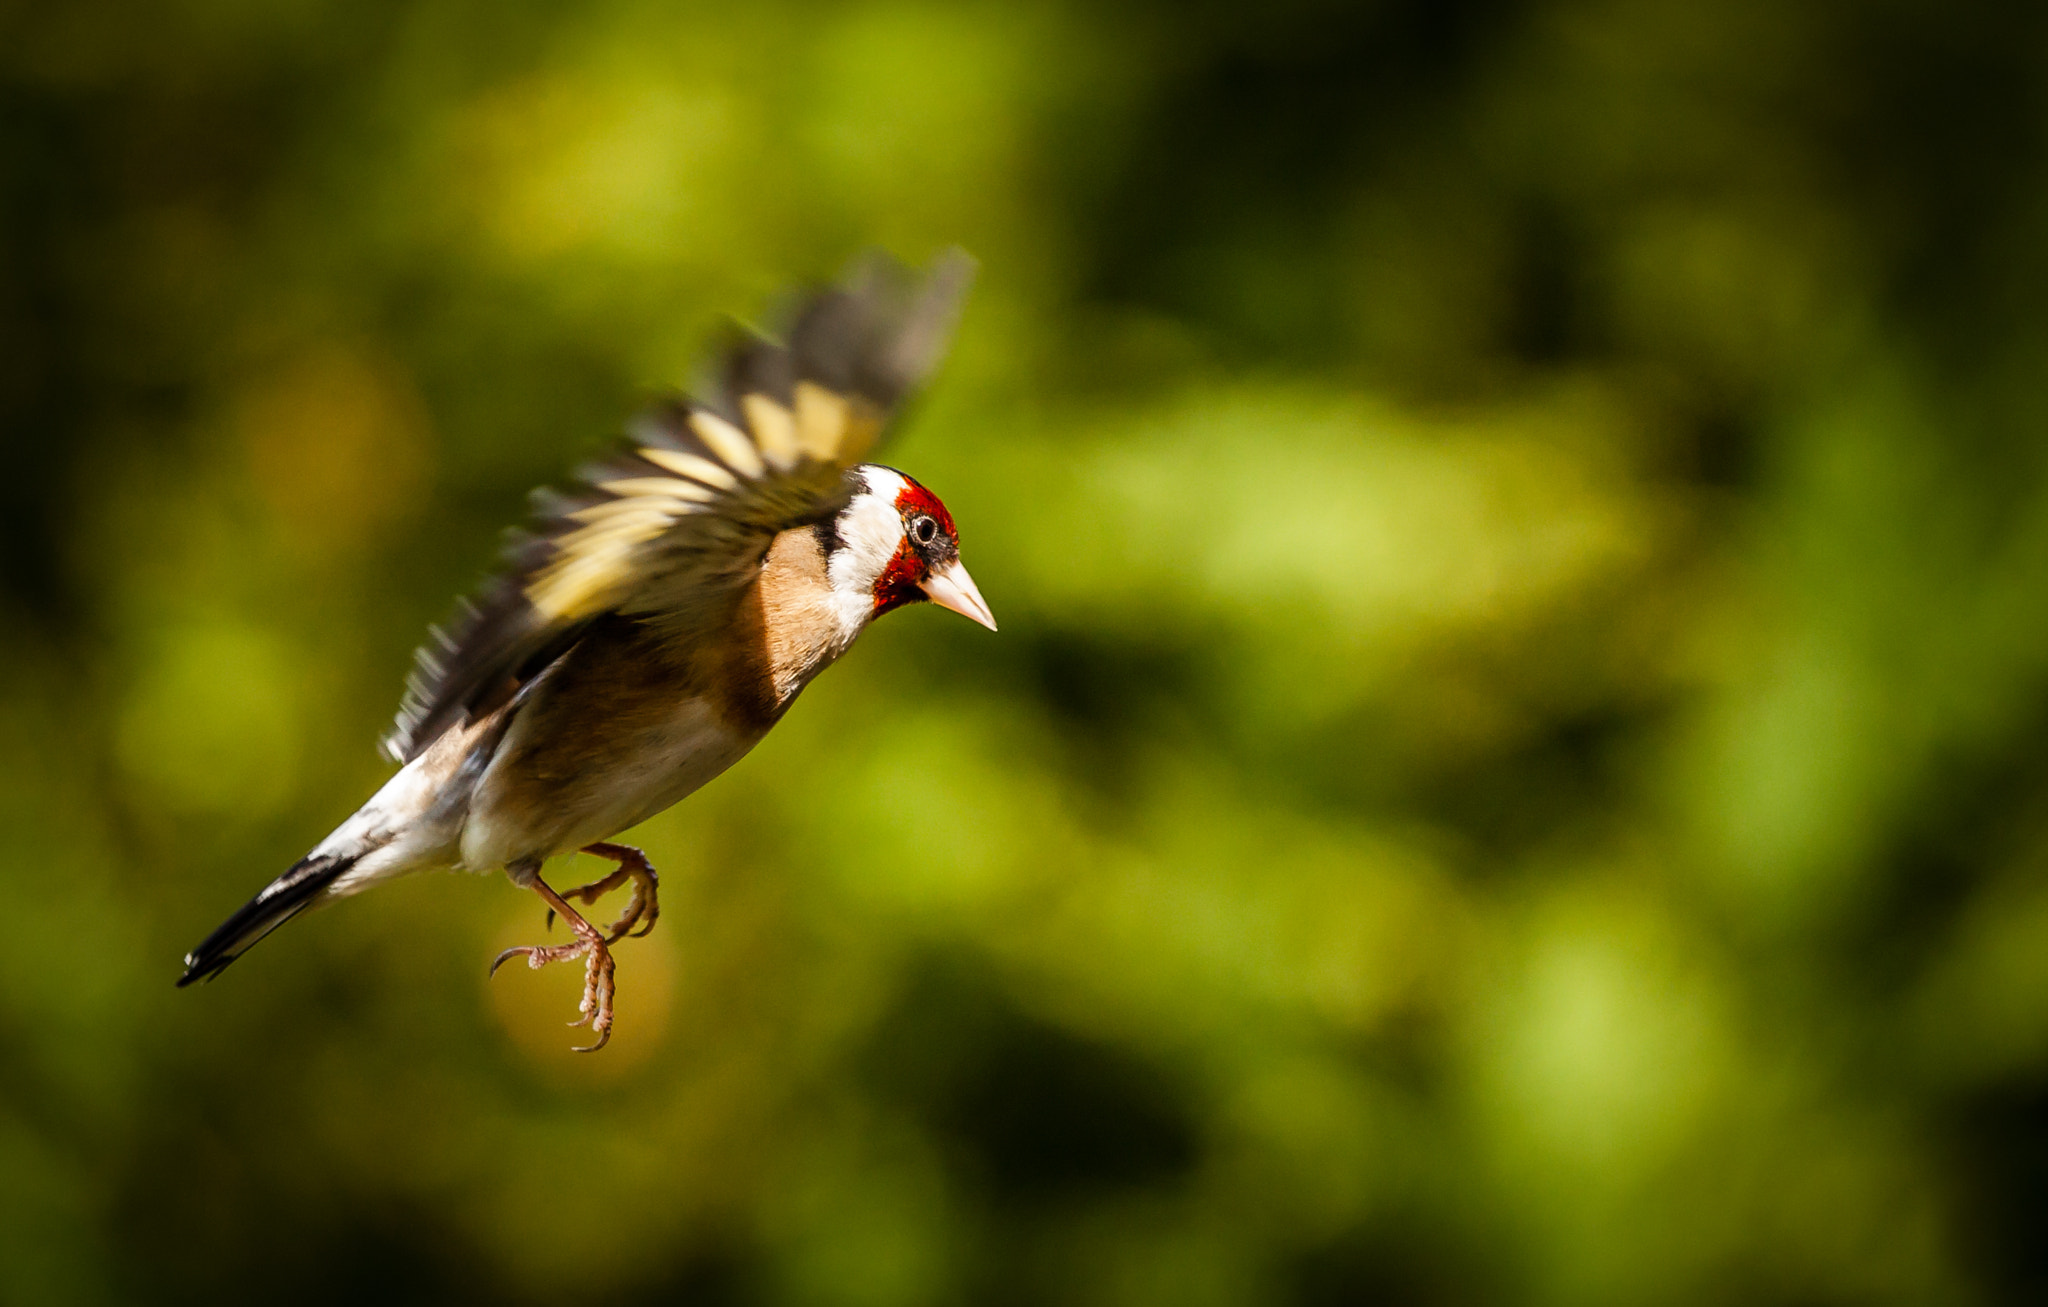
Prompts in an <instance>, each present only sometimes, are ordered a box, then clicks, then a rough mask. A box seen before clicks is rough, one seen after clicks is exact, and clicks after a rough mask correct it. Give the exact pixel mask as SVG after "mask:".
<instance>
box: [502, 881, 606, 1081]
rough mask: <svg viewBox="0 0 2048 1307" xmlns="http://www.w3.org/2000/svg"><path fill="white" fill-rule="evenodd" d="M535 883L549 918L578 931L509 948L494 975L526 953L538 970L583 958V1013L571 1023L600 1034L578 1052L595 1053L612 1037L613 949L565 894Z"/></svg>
mask: <svg viewBox="0 0 2048 1307" xmlns="http://www.w3.org/2000/svg"><path fill="white" fill-rule="evenodd" d="M532 885H533V892H534V893H536V894H538V895H540V896H541V897H542V898H543V899H545V900H547V905H548V920H550V921H553V920H554V918H555V914H556V913H560V914H561V917H562V920H564V921H566V922H568V923H569V928H570V929H571V930H573V931H575V932H576V938H575V940H574V941H573V942H571V943H568V944H546V945H542V944H522V945H520V946H519V947H518V948H508V949H506V950H505V951H504V952H503V953H500V954H499V955H498V957H497V960H496V961H494V962H492V963H491V974H492V975H494V976H495V975H497V974H498V968H499V967H502V966H504V965H505V963H506V961H507V960H509V959H511V958H514V957H518V956H520V955H522V954H523V955H525V958H526V965H527V966H529V967H531V968H533V969H534V970H535V971H538V970H540V969H541V968H542V967H544V966H546V965H547V964H548V963H550V962H566V961H567V960H568V959H570V958H573V957H581V958H583V959H584V963H583V1002H582V1003H581V1004H579V1005H578V1006H577V1008H576V1010H577V1011H578V1012H580V1013H582V1015H581V1016H579V1017H578V1018H577V1019H576V1020H574V1021H571V1022H570V1023H569V1024H570V1025H572V1026H580V1025H584V1024H586V1023H588V1024H589V1026H590V1033H591V1034H593V1035H596V1036H597V1042H596V1043H595V1044H591V1045H590V1046H588V1047H587V1048H579V1049H577V1050H576V1051H577V1052H579V1053H595V1052H596V1051H597V1050H598V1049H600V1048H603V1047H604V1046H605V1044H606V1042H607V1041H609V1040H610V1039H611V1037H612V953H611V950H610V949H609V948H606V947H605V944H606V942H607V941H606V940H605V937H604V932H603V931H601V930H599V929H598V928H597V927H595V926H593V925H591V924H590V923H589V922H587V921H585V920H584V919H583V917H582V916H581V914H579V913H578V912H577V911H576V909H574V908H572V907H570V906H569V905H568V904H567V903H565V902H563V901H562V896H561V895H559V894H557V893H555V892H554V891H553V890H551V889H549V888H548V883H547V882H546V881H544V880H542V879H541V878H540V877H539V876H535V877H534V878H533V881H532Z"/></svg>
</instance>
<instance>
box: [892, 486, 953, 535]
mask: <svg viewBox="0 0 2048 1307" xmlns="http://www.w3.org/2000/svg"><path fill="white" fill-rule="evenodd" d="M897 475H898V476H903V474H902V473H900V472H899V473H897ZM896 511H897V512H899V513H901V514H903V516H905V517H909V516H910V515H911V514H912V513H930V514H931V515H932V517H933V518H934V519H936V520H937V521H938V524H939V530H941V531H944V532H945V533H946V534H947V535H949V536H951V537H952V538H953V539H955V540H958V539H959V538H960V533H959V532H958V531H956V530H954V529H953V515H952V514H951V513H948V512H947V511H946V506H945V505H944V504H942V503H940V502H939V497H938V496H937V495H935V494H933V493H932V492H931V491H929V490H926V489H925V488H924V487H923V486H921V485H919V484H917V482H915V481H912V480H911V479H910V478H909V477H903V489H902V490H901V491H899V492H897V495H896Z"/></svg>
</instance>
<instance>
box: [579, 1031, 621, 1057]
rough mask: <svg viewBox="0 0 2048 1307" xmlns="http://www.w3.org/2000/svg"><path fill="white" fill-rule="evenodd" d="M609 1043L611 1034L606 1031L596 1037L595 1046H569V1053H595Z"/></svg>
mask: <svg viewBox="0 0 2048 1307" xmlns="http://www.w3.org/2000/svg"><path fill="white" fill-rule="evenodd" d="M611 1042H612V1032H611V1031H609V1030H607V1031H605V1032H604V1033H603V1034H601V1035H599V1036H598V1037H597V1042H596V1043H595V1044H584V1045H581V1046H578V1045H575V1044H571V1045H570V1046H569V1051H570V1052H571V1053H595V1052H596V1051H597V1050H598V1049H600V1048H603V1047H604V1046H605V1045H606V1044H609V1043H611Z"/></svg>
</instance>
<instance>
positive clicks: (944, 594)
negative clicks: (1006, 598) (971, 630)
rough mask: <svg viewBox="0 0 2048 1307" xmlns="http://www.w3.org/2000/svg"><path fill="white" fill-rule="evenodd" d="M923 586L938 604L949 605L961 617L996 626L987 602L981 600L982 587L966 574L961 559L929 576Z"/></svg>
mask: <svg viewBox="0 0 2048 1307" xmlns="http://www.w3.org/2000/svg"><path fill="white" fill-rule="evenodd" d="M923 589H924V592H925V594H926V596H927V597H929V598H930V599H931V601H932V602H933V603H935V604H937V605H938V606H939V607H941V608H950V609H952V610H953V611H954V612H956V613H958V614H960V615H961V616H962V617H971V618H973V619H974V620H975V621H977V622H980V623H981V624H982V625H983V626H986V627H987V628H988V629H989V630H991V631H993V630H995V629H996V619H995V617H994V616H993V615H992V614H990V612H989V611H988V605H987V604H985V603H983V602H982V601H981V591H979V590H977V589H975V588H974V578H973V577H971V576H969V575H967V569H966V568H964V567H962V566H961V565H960V561H959V560H958V559H955V560H953V561H952V562H950V563H948V564H946V565H945V566H944V567H942V568H940V569H938V570H937V571H936V572H933V573H932V574H931V575H930V576H928V577H926V578H925V581H924V587H923Z"/></svg>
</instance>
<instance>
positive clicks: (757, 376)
mask: <svg viewBox="0 0 2048 1307" xmlns="http://www.w3.org/2000/svg"><path fill="white" fill-rule="evenodd" d="M972 275H973V263H972V261H971V260H970V259H968V258H967V257H966V256H965V255H964V254H961V253H959V252H958V251H953V252H951V253H948V254H946V255H944V256H941V258H940V259H939V260H938V261H937V262H935V263H934V264H933V265H932V267H931V268H930V269H928V270H926V271H925V272H923V273H921V274H920V273H914V272H912V271H911V270H909V269H907V268H905V267H904V266H903V265H901V264H899V263H897V262H895V261H894V260H893V259H890V258H888V257H887V256H883V255H872V256H869V257H868V258H867V259H865V260H864V261H863V262H862V263H861V264H859V265H857V266H856V268H855V270H854V271H853V272H852V273H851V274H850V275H849V276H848V277H847V278H846V279H845V280H844V281H842V282H841V283H840V284H839V285H837V286H833V287H829V288H827V289H824V290H821V291H817V292H814V293H813V294H811V295H810V296H809V297H808V298H806V299H805V300H803V301H802V303H801V304H800V306H799V309H798V311H797V313H796V314H795V315H794V320H793V324H792V325H791V327H790V329H789V332H788V336H787V339H786V341H784V342H777V341H773V340H769V339H766V338H763V337H760V336H751V335H741V336H735V337H734V339H733V340H732V341H731V342H730V343H729V344H728V345H727V347H726V348H725V349H724V350H723V351H722V354H721V356H720V359H719V365H718V367H717V368H716V370H715V371H714V373H713V375H712V380H711V384H709V385H707V386H704V387H700V388H699V393H698V394H697V395H696V396H695V397H681V396H678V397H672V398H669V399H665V400H662V401H661V402H659V403H657V404H655V405H654V406H652V407H651V408H649V409H648V410H647V411H645V412H644V413H642V414H641V415H640V416H639V417H638V418H637V419H635V420H634V421H633V423H632V424H631V425H630V426H629V427H628V438H629V440H630V442H631V443H630V444H629V445H628V446H627V447H626V448H624V449H621V450H620V451H619V452H618V453H617V454H616V455H615V456H613V457H612V458H610V459H607V460H606V461H605V462H603V463H601V464H599V465H597V466H594V467H590V468H586V469H584V471H583V473H582V474H581V478H580V482H579V484H578V485H577V486H575V487H574V488H573V489H571V490H569V491H567V492H566V493H564V492H555V491H542V492H540V493H538V494H536V496H535V499H534V514H535V522H534V525H533V526H532V527H531V528H530V529H529V530H528V531H526V532H524V533H520V534H515V536H514V537H513V538H512V540H511V542H510V544H509V546H508V548H507V551H506V555H505V558H504V562H503V566H502V568H501V570H500V572H499V574H498V575H497V576H496V577H495V578H493V579H492V580H491V581H490V582H488V583H486V585H485V586H484V587H483V588H482V590H481V591H480V592H479V593H478V594H477V595H476V596H475V597H474V598H473V599H469V600H465V601H463V603H462V604H461V606H460V607H459V608H458V610H457V612H456V616H455V618H454V620H453V621H452V622H450V623H449V624H448V625H447V627H446V628H445V630H444V629H443V628H433V629H431V630H430V631H429V632H428V639H427V643H426V644H425V645H424V646H423V647H422V648H421V649H420V651H419V653H418V654H417V655H416V657H415V661H414V668H413V673H412V677H411V679H410V680H409V681H408V683H407V687H406V696H405V702H404V705H403V706H402V708H401V709H400V711H399V715H398V721H397V723H396V725H395V726H394V727H393V729H392V731H391V733H390V734H389V735H388V736H386V737H385V740H384V749H385V752H386V753H388V754H390V755H391V756H392V757H393V758H394V759H396V760H398V761H400V762H409V761H411V760H412V759H413V758H415V757H417V756H419V754H420V753H421V752H422V751H424V750H425V749H426V747H427V746H428V745H429V744H431V743H432V742H433V741H434V740H435V739H436V738H437V737H439V736H440V734H441V733H442V732H443V731H445V730H447V729H448V728H449V727H450V726H453V725H455V724H457V723H458V722H462V721H465V720H469V719H471V718H474V717H476V716H481V715H483V714H485V713H488V712H491V711H494V710H495V709H496V708H497V707H498V706H499V705H501V704H503V703H504V702H506V701H507V700H508V699H510V697H511V696H512V695H513V694H516V693H517V692H518V688H519V686H520V685H522V684H524V683H525V682H526V681H528V680H530V679H531V678H533V677H534V676H537V675H538V674H539V673H540V672H541V671H542V670H544V669H545V668H546V667H547V666H548V664H549V663H551V662H552V661H554V659H556V658H558V657H559V656H561V654H562V653H563V652H565V651H566V650H567V649H568V648H569V647H570V646H572V645H573V644H574V643H575V642H576V640H577V639H578V638H580V636H581V634H582V632H583V631H584V629H585V628H587V627H588V626H589V624H590V623H591V622H593V621H595V620H596V619H597V618H598V617H600V616H603V615H604V614H606V613H625V614H628V615H630V616H634V617H637V618H641V619H644V620H650V621H658V622H661V623H663V624H664V625H672V626H674V627H676V628H678V629H680V630H684V631H687V630H688V629H690V628H693V627H698V626H703V627H707V628H708V627H709V626H710V624H712V623H715V622H716V621H718V620H719V619H721V618H722V617H723V616H724V615H725V614H726V613H727V612H728V611H729V610H730V605H731V603H732V600H733V596H734V595H735V594H736V593H737V591H738V590H739V589H740V588H741V587H743V586H744V585H745V584H746V583H747V581H748V580H749V579H750V578H751V577H752V576H753V575H754V574H756V573H758V571H759V570H760V566H761V558H762V556H763V555H764V553H765V552H766V550H767V547H768V544H769V542H770V541H771V540H773V539H774V537H775V535H776V534H777V533H778V532H780V531H783V530H787V529H788V528H790V527H793V526H800V525H803V524H804V523H806V522H815V521H820V520H823V519H825V518H827V517H829V516H830V515H831V514H833V513H835V512H837V511H838V509H839V508H840V506H841V505H842V504H843V503H844V502H845V497H846V495H847V493H848V491H847V477H846V474H847V472H848V470H849V469H851V468H852V467H853V466H854V465H855V464H856V463H858V462H859V461H860V459H861V458H862V456H863V455H865V454H866V453H867V452H868V451H869V450H870V449H871V448H872V447H873V446H874V444H875V443H876V441H877V440H878V439H879V438H880V437H881V435H882V434H883V433H884V431H885V430H886V429H887V427H888V425H889V423H890V421H891V419H892V418H893V417H894V416H895V415H896V414H897V412H898V411H899V410H900V408H901V406H902V403H903V401H904V399H905V398H906V397H907V396H908V395H909V394H910V392H911V391H912V390H914V389H915V388H916V387H917V385H918V384H919V383H920V382H922V381H923V379H924V378H925V377H926V376H927V375H929V373H930V372H931V370H932V368H933V367H934V366H936V364H937V362H938V360H939V357H940V355H941V354H942V353H943V352H944V349H945V344H946V340H947V337H948V336H949V334H950V332H951V329H952V324H953V321H954V319H955V317H956V316H957V314H958V311H959V305H960V301H961V299H962V297H963V296H964V294H965V292H966V288H967V283H968V281H969V280H970V279H971V278H972Z"/></svg>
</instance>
